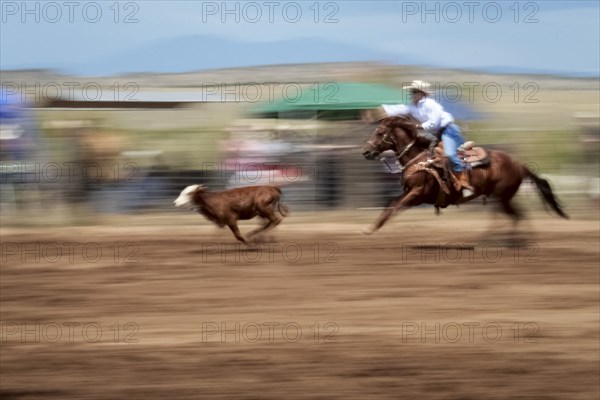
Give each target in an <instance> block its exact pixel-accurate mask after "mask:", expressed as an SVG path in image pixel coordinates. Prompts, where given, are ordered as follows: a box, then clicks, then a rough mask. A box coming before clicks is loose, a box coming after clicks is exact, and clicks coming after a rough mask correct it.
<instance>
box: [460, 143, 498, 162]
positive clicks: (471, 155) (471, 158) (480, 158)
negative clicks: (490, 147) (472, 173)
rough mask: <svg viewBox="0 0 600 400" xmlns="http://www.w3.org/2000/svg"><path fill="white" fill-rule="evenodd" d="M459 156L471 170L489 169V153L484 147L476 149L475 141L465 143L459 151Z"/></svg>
mask: <svg viewBox="0 0 600 400" xmlns="http://www.w3.org/2000/svg"><path fill="white" fill-rule="evenodd" d="M457 154H458V156H459V157H460V158H462V159H463V161H464V162H465V163H466V164H467V166H470V167H471V168H477V167H487V166H489V165H490V156H489V154H488V152H487V151H486V150H485V149H484V148H483V147H476V146H475V142H473V141H468V142H465V143H463V144H462V145H461V146H460V147H459V148H458V149H457Z"/></svg>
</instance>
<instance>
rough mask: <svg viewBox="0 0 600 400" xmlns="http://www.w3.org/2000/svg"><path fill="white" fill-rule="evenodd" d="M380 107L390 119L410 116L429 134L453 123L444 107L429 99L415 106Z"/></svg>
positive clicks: (387, 105)
mask: <svg viewBox="0 0 600 400" xmlns="http://www.w3.org/2000/svg"><path fill="white" fill-rule="evenodd" d="M382 107H383V109H384V110H385V112H386V114H387V115H388V116H390V117H393V116H396V115H406V114H410V115H412V116H413V118H415V119H416V120H417V121H419V122H420V123H421V125H422V126H423V129H424V130H426V131H427V132H431V133H436V132H437V131H438V130H439V129H440V128H442V127H444V126H447V125H448V124H450V123H452V122H454V118H453V117H452V115H451V114H450V113H448V112H446V111H444V107H442V106H441V105H440V104H439V103H438V102H436V101H435V100H434V99H432V98H430V97H425V98H422V99H421V100H419V102H418V103H417V105H414V104H413V103H412V102H411V103H410V105H408V106H407V105H405V104H394V105H389V104H384V105H383V106H382Z"/></svg>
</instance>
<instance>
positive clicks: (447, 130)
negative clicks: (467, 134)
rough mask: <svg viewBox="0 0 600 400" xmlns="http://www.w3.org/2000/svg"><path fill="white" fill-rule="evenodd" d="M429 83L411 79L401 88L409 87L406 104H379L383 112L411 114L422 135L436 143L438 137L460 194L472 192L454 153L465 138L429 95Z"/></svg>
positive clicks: (466, 195) (463, 167)
mask: <svg viewBox="0 0 600 400" xmlns="http://www.w3.org/2000/svg"><path fill="white" fill-rule="evenodd" d="M430 86H431V85H430V84H429V83H427V82H424V81H419V80H415V81H413V82H412V83H411V84H410V85H408V86H404V87H403V89H405V90H410V93H411V96H412V101H411V103H410V104H409V105H408V106H407V105H404V104H398V105H387V104H384V105H383V106H382V107H383V109H384V111H385V113H386V114H387V116H390V117H391V116H396V115H407V114H408V115H411V116H412V117H413V118H415V119H416V120H417V121H419V123H418V124H417V129H422V130H423V132H422V136H423V137H425V138H427V139H428V140H430V141H431V142H432V144H433V145H436V144H437V143H438V142H439V140H440V138H441V140H442V142H443V143H444V153H445V154H446V156H447V157H448V159H449V160H450V164H451V166H452V169H453V171H454V174H455V176H456V178H457V181H458V184H459V185H460V187H461V188H462V189H463V190H462V194H463V196H464V197H469V196H470V195H472V194H473V193H472V188H471V186H470V185H469V180H468V173H467V170H466V169H465V165H464V163H463V161H462V160H461V159H460V158H459V157H458V155H457V153H456V152H457V149H458V147H459V146H460V145H462V144H463V143H464V142H465V140H464V139H463V137H462V135H461V133H460V128H459V127H458V126H456V124H454V117H452V115H451V114H450V113H448V112H446V111H444V108H443V107H442V106H441V105H440V104H439V103H438V102H436V101H435V100H434V99H433V98H432V97H430V96H429V95H430V90H429V87H430Z"/></svg>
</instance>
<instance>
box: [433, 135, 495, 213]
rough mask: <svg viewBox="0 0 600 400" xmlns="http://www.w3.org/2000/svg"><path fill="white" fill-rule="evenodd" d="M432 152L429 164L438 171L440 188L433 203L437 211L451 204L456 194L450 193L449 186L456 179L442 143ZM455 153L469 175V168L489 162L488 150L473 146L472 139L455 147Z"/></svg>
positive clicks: (478, 166) (484, 165)
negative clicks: (463, 163)
mask: <svg viewBox="0 0 600 400" xmlns="http://www.w3.org/2000/svg"><path fill="white" fill-rule="evenodd" d="M434 153H435V154H434V155H433V160H432V161H431V165H432V166H433V167H435V168H436V169H438V170H439V171H440V173H439V174H438V177H436V179H437V180H438V183H439V184H440V187H441V188H442V190H440V191H439V193H438V198H437V200H436V203H435V207H436V213H439V209H440V208H446V207H448V205H449V204H452V201H453V200H452V196H455V195H456V194H454V195H451V193H450V190H449V187H452V186H453V185H454V184H456V183H457V182H458V181H457V178H456V177H455V176H454V174H453V173H452V172H451V171H452V168H451V165H450V161H449V160H448V158H447V157H446V155H445V154H444V146H443V143H441V142H440V143H439V144H438V146H437V147H436V148H435V150H434ZM457 155H458V157H460V159H462V160H463V161H464V162H465V164H466V166H467V170H468V171H469V176H471V170H472V169H473V168H485V167H488V166H489V165H490V163H491V162H490V156H489V154H488V152H487V151H486V150H485V149H483V148H482V147H475V143H474V142H472V141H469V142H465V143H463V144H462V145H461V146H460V147H459V148H458V149H457ZM434 176H435V175H434ZM449 196H450V197H449Z"/></svg>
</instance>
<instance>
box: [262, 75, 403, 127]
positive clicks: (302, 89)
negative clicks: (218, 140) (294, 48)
mask: <svg viewBox="0 0 600 400" xmlns="http://www.w3.org/2000/svg"><path fill="white" fill-rule="evenodd" d="M283 93H284V96H282V97H280V98H278V99H275V100H273V101H269V102H263V103H260V104H259V105H258V106H257V107H256V108H255V109H254V110H253V111H252V113H253V114H254V115H255V116H260V117H262V118H285V119H306V118H316V119H328V120H342V119H360V111H361V110H366V109H373V108H377V107H379V106H381V105H382V104H399V103H407V102H408V101H409V100H410V94H409V93H408V92H406V91H404V90H396V89H391V88H388V87H385V86H382V85H376V84H368V83H352V82H330V83H319V84H312V85H307V86H297V85H294V87H293V88H292V87H291V86H288V87H287V88H286V90H284V91H283Z"/></svg>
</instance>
